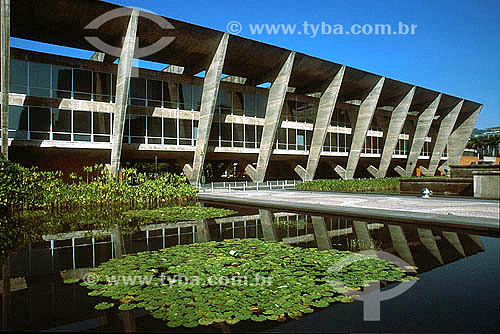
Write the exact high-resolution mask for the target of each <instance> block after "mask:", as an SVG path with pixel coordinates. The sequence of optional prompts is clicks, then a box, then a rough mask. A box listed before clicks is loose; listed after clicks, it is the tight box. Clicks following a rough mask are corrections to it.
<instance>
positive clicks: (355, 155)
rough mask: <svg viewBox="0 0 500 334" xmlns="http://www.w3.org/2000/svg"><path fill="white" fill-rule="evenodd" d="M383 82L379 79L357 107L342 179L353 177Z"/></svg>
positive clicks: (383, 78) (383, 79)
mask: <svg viewBox="0 0 500 334" xmlns="http://www.w3.org/2000/svg"><path fill="white" fill-rule="evenodd" d="M384 81H385V77H381V78H380V79H379V80H378V81H377V83H376V84H375V85H374V86H373V87H372V88H371V90H370V92H369V93H368V95H367V96H366V97H365V98H364V99H363V101H362V102H361V105H360V106H359V111H358V117H357V119H356V125H355V128H354V135H353V137H352V143H351V150H350V152H349V158H348V160H347V168H346V170H345V174H344V177H343V178H344V179H352V178H353V177H354V172H356V168H357V167H358V162H359V157H360V155H361V150H362V149H363V144H364V143H365V138H366V134H367V132H368V129H369V128H370V125H371V124H372V119H373V115H374V113H375V109H376V108H377V103H378V99H379V97H380V93H381V92H382V87H383V86H384ZM341 176H342V175H341Z"/></svg>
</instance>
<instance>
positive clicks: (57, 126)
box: [9, 59, 446, 156]
mask: <svg viewBox="0 0 500 334" xmlns="http://www.w3.org/2000/svg"><path fill="white" fill-rule="evenodd" d="M115 85H116V75H114V74H111V73H104V72H98V71H90V70H87V69H84V68H74V67H71V66H62V65H51V64H41V63H36V62H32V61H25V60H18V59H12V60H11V87H10V91H11V92H12V93H21V94H27V95H29V96H38V97H49V98H68V99H77V100H87V101H98V102H108V103H109V102H114V94H115ZM129 93H130V94H129V104H130V105H132V106H139V107H158V108H169V109H180V110H191V111H199V110H200V107H201V96H202V86H201V85H194V84H191V83H184V82H174V81H171V80H153V79H149V78H142V77H141V78H136V77H135V78H131V82H130V91H129ZM301 100H304V99H303V98H300V97H297V96H296V95H293V94H287V98H286V100H285V103H284V105H283V110H282V115H281V121H286V122H288V123H286V124H287V125H282V127H280V128H278V130H277V135H276V142H275V144H274V147H275V148H276V149H279V150H294V151H308V150H309V149H310V145H311V139H312V135H313V131H312V128H311V125H313V124H314V122H315V115H316V112H317V101H316V102H314V103H313V102H303V101H301ZM266 107H267V96H266V95H265V93H263V92H262V91H259V90H257V89H256V91H255V93H246V92H238V91H231V90H229V89H226V88H223V87H221V88H220V90H219V94H218V96H217V100H216V109H215V115H214V121H213V124H212V128H211V132H210V138H209V145H210V146H212V147H232V148H248V149H258V148H259V146H260V142H261V136H262V131H263V126H262V125H259V124H262V121H257V119H263V118H265V113H266ZM10 108H11V109H10V113H9V137H10V138H15V139H25V140H61V141H81V142H110V141H111V132H112V128H113V124H112V123H113V115H112V113H108V112H96V111H85V110H62V109H57V108H49V107H41V106H11V107H10ZM228 115H232V116H244V117H250V118H254V119H256V121H255V122H254V121H249V120H248V119H246V120H242V119H239V118H237V117H236V118H233V119H232V120H228V119H226V117H227V116H228ZM170 117H173V116H170ZM252 123H253V124H252ZM300 123H302V124H303V125H301V124H300ZM330 125H331V126H333V127H337V129H335V130H333V131H332V130H330V131H329V132H328V133H327V135H326V138H325V141H324V145H323V152H338V153H348V152H349V150H350V146H351V142H352V129H351V122H350V119H349V117H348V113H347V111H346V110H342V109H335V110H334V113H333V116H332V119H331V123H330ZM197 130H198V121H197V120H195V119H175V118H167V117H156V116H155V117H152V116H146V115H138V114H134V113H130V114H128V115H127V117H126V121H125V128H124V143H129V144H157V145H187V146H194V145H196V138H197ZM370 130H372V131H383V129H380V127H379V126H378V124H377V122H376V119H375V118H374V119H373V122H372V125H371V127H370ZM371 134H372V135H370V136H367V137H366V138H365V143H364V146H363V151H362V152H363V153H369V154H381V152H382V149H383V147H382V141H381V139H382V137H380V133H378V134H373V132H372V133H371ZM429 146H430V145H429V142H427V141H426V142H425V143H424V147H423V149H422V155H423V156H429V155H430V152H429ZM408 149H409V143H408V140H406V139H399V140H398V144H397V146H396V148H395V150H394V154H396V155H406V154H408ZM443 156H446V151H445V152H444V153H443Z"/></svg>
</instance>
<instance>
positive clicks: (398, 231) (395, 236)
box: [387, 225, 415, 266]
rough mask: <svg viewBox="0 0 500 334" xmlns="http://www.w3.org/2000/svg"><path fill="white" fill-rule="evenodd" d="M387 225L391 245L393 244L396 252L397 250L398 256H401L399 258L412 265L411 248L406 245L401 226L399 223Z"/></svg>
mask: <svg viewBox="0 0 500 334" xmlns="http://www.w3.org/2000/svg"><path fill="white" fill-rule="evenodd" d="M387 227H388V228H389V234H390V235H391V240H392V245H393V246H394V249H395V250H396V252H398V254H399V256H401V258H402V259H403V260H405V261H406V263H408V264H411V265H412V266H414V265H415V259H414V258H413V255H412V253H411V249H410V246H409V245H408V240H406V236H405V233H404V231H403V228H402V227H401V226H399V225H388V226H387Z"/></svg>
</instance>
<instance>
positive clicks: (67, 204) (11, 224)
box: [0, 157, 197, 261]
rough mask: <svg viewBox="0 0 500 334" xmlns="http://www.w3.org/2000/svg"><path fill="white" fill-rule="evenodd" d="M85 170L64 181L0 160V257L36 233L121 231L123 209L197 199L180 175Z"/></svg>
mask: <svg viewBox="0 0 500 334" xmlns="http://www.w3.org/2000/svg"><path fill="white" fill-rule="evenodd" d="M85 171H86V172H87V177H86V178H85V180H84V179H83V178H78V177H76V176H75V175H74V174H72V175H71V179H72V182H71V183H66V182H64V181H63V178H62V173H61V172H46V171H40V170H38V169H36V168H25V167H23V166H21V165H19V164H16V163H13V162H11V161H8V160H6V159H5V158H3V157H1V158H0V220H1V225H0V241H1V247H0V252H1V253H0V261H1V260H2V259H3V258H5V256H7V254H9V253H10V252H12V251H13V250H15V249H17V248H19V247H23V245H25V244H26V243H27V242H30V241H33V240H36V239H38V238H40V236H41V235H42V234H55V233H62V232H69V231H74V230H96V229H100V230H107V229H110V228H113V227H116V226H118V227H123V228H125V230H126V229H127V228H128V229H130V223H131V217H130V216H126V215H123V212H124V211H127V210H132V209H153V208H159V207H170V206H189V205H193V204H194V203H196V201H197V189H196V188H194V187H192V186H190V185H189V184H187V183H186V179H185V178H184V177H181V176H177V175H172V174H166V175H164V176H162V177H159V178H155V179H153V178H149V177H146V176H145V175H143V174H140V173H137V170H135V169H124V170H123V172H122V176H121V178H112V177H110V175H109V173H108V172H107V170H105V169H104V166H103V165H95V166H89V167H85ZM186 216H187V215H186ZM192 219H197V218H196V217H195V218H192Z"/></svg>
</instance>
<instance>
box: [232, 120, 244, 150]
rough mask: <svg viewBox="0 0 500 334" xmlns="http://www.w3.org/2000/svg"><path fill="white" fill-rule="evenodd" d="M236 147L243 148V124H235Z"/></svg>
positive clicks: (234, 137) (234, 138)
mask: <svg viewBox="0 0 500 334" xmlns="http://www.w3.org/2000/svg"><path fill="white" fill-rule="evenodd" d="M233 140H234V147H243V124H233Z"/></svg>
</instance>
